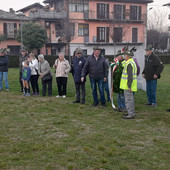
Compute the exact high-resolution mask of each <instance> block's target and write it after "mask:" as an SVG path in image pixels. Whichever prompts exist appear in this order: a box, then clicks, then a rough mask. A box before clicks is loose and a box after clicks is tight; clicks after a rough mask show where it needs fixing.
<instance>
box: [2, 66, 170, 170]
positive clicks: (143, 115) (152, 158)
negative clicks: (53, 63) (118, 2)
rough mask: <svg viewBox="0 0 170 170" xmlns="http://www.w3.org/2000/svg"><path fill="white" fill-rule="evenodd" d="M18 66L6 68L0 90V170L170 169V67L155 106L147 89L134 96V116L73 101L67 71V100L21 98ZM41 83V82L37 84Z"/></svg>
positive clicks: (35, 97)
mask: <svg viewBox="0 0 170 170" xmlns="http://www.w3.org/2000/svg"><path fill="white" fill-rule="evenodd" d="M18 75H19V74H18V69H9V83H10V92H5V91H4V92H0V169H11V170H20V169H21V170H22V169H24V170H25V169H27V170H39V169H42V170H43V169H47V170H51V169H56V170H67V169H68V170H71V169H73V170H79V169H87V170H99V169H101V170H102V169H109V170H119V169H120V170H126V169H127V170H128V169H129V170H138V169H142V170H143V169H144V170H151V169H153V170H159V169H160V170H168V169H170V113H169V112H167V111H166V110H167V109H170V65H165V69H164V72H163V73H162V78H161V79H160V80H159V81H158V90H157V98H158V107H157V108H149V107H147V106H144V103H146V101H147V100H146V93H145V92H143V91H138V92H137V93H136V94H135V102H136V115H137V116H136V119H134V120H123V119H122V113H120V112H116V111H114V110H113V109H112V107H111V106H110V104H109V103H107V107H106V108H103V109H102V108H100V107H91V106H90V105H91V103H92V101H93V100H92V96H91V88H90V84H89V81H87V83H86V90H87V96H86V104H85V105H81V104H72V101H73V100H75V97H74V96H75V87H74V83H73V79H72V76H71V75H69V79H68V80H69V82H68V89H67V90H68V94H67V98H65V99H63V98H60V99H57V98H56V97H55V96H56V95H57V88H56V82H55V80H53V97H41V96H31V97H23V96H22V94H21V93H20V92H19V89H20V88H19V83H18ZM40 87H41V83H40Z"/></svg>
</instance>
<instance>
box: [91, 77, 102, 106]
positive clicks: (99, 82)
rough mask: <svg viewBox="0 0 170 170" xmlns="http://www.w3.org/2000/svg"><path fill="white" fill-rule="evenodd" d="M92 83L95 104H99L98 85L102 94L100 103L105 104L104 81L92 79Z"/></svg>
mask: <svg viewBox="0 0 170 170" xmlns="http://www.w3.org/2000/svg"><path fill="white" fill-rule="evenodd" d="M90 82H91V88H92V94H93V99H94V102H95V103H99V100H98V95H97V84H98V88H99V93H100V101H101V103H102V104H105V97H104V86H103V82H104V80H103V79H90Z"/></svg>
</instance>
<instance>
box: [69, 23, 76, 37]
mask: <svg viewBox="0 0 170 170" xmlns="http://www.w3.org/2000/svg"><path fill="white" fill-rule="evenodd" d="M70 35H71V36H75V23H70Z"/></svg>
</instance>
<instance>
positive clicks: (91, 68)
mask: <svg viewBox="0 0 170 170" xmlns="http://www.w3.org/2000/svg"><path fill="white" fill-rule="evenodd" d="M100 52H101V51H100V48H99V47H98V46H95V47H94V48H93V54H92V55H90V56H89V57H88V58H87V60H86V62H85V64H84V67H83V70H82V74H81V81H82V82H84V81H85V77H86V75H87V73H88V74H89V78H90V83H91V88H92V94H93V99H94V102H93V104H92V106H97V105H98V104H99V99H98V94H97V85H98V88H99V93H100V102H101V106H102V107H106V104H105V96H104V81H106V80H107V67H106V62H105V59H104V57H102V56H101V54H100Z"/></svg>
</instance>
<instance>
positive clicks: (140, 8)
mask: <svg viewBox="0 0 170 170" xmlns="http://www.w3.org/2000/svg"><path fill="white" fill-rule="evenodd" d="M141 10H142V7H141V6H139V18H138V20H141Z"/></svg>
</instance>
